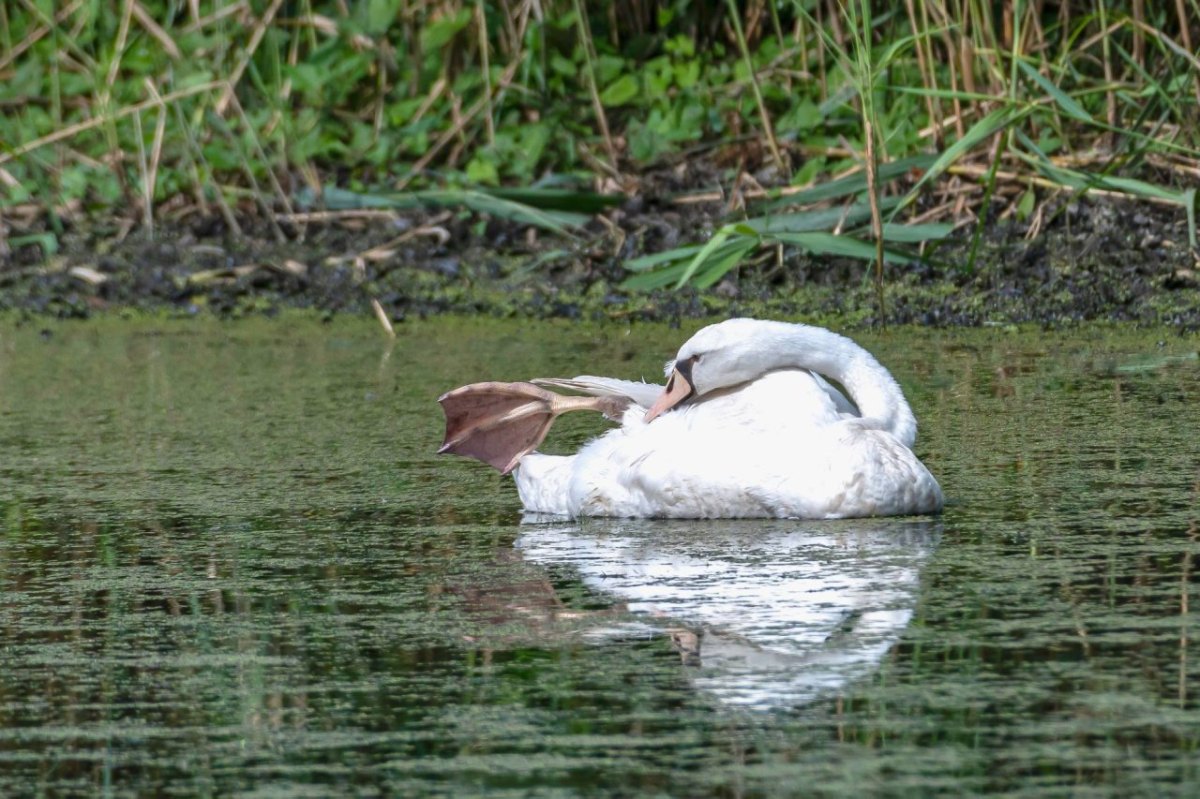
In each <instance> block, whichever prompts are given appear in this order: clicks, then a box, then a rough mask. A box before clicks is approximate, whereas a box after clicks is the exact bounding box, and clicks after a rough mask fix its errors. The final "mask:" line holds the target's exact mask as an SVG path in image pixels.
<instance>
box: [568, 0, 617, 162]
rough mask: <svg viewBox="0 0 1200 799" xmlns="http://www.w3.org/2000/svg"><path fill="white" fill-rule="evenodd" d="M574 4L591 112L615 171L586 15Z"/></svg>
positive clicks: (611, 145) (609, 134)
mask: <svg viewBox="0 0 1200 799" xmlns="http://www.w3.org/2000/svg"><path fill="white" fill-rule="evenodd" d="M574 3H575V24H576V26H577V27H578V28H579V37H580V39H581V40H582V43H583V46H584V48H585V50H586V51H587V53H586V55H585V58H584V61H585V64H586V68H585V69H584V74H585V75H586V76H587V84H588V93H589V94H590V95H591V98H592V110H593V111H594V112H595V114H596V123H597V124H598V125H599V126H600V135H601V136H602V137H603V138H604V149H605V150H606V151H607V152H608V161H609V164H611V165H612V168H613V169H616V168H617V148H616V147H615V146H614V145H613V140H612V133H610V132H609V129H608V117H607V116H606V115H605V112H604V103H602V102H600V87H598V86H597V85H596V71H595V69H594V68H593V66H592V65H593V64H594V63H595V61H596V55H595V52H594V50H593V49H592V32H591V30H589V28H588V21H587V15H586V14H585V13H583V5H582V3H581V0H574Z"/></svg>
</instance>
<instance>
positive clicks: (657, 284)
mask: <svg viewBox="0 0 1200 799" xmlns="http://www.w3.org/2000/svg"><path fill="white" fill-rule="evenodd" d="M685 269H687V264H686V263H677V264H675V265H673V266H669V267H667V268H666V269H659V270H657V271H655V272H644V273H642V274H640V275H634V276H633V277H629V278H626V279H625V280H624V281H623V282H622V283H621V288H625V289H631V290H634V291H650V290H651V289H660V288H662V287H663V286H666V285H669V284H671V283H674V282H675V281H676V280H677V279H678V278H679V276H680V275H682V274H683V272H684V270H685Z"/></svg>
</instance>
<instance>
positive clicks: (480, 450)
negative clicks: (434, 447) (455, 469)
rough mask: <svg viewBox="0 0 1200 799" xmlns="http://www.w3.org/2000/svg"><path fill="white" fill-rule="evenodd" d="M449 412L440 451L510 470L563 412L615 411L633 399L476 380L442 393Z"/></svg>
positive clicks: (446, 410) (443, 406) (532, 447)
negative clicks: (565, 393) (564, 393)
mask: <svg viewBox="0 0 1200 799" xmlns="http://www.w3.org/2000/svg"><path fill="white" fill-rule="evenodd" d="M438 402H440V403H441V404H442V410H443V411H445V413H446V439H445V441H443V442H442V447H441V449H439V450H438V452H439V453H443V452H451V453H454V454H455V455H466V456H467V457H470V458H478V459H479V460H481V461H483V462H484V463H486V464H488V465H489V466H493V467H495V468H497V469H499V470H500V471H501V472H502V473H504V474H507V473H508V472H510V471H512V470H513V467H515V466H516V465H517V462H518V461H520V460H521V458H522V457H524V456H525V455H526V454H527V453H529V452H532V451H533V450H534V448H536V447H537V445H538V444H541V443H542V440H543V439H544V438H545V437H546V433H548V432H550V426H551V425H553V424H554V420H555V419H556V418H557V417H558V415H559V414H562V413H566V412H567V411H599V412H600V413H603V414H604V415H606V416H609V417H610V418H615V417H617V416H618V415H619V414H620V413H621V412H622V411H623V410H624V408H625V407H626V406H628V404H629V400H627V399H624V398H620V397H564V396H562V395H561V394H555V393H554V392H552V391H547V390H546V389H544V388H540V387H538V386H535V385H533V384H532V383H472V384H471V385H469V386H463V387H462V388H456V389H454V390H453V391H450V392H447V393H446V394H443V395H442V396H441V397H439V398H438Z"/></svg>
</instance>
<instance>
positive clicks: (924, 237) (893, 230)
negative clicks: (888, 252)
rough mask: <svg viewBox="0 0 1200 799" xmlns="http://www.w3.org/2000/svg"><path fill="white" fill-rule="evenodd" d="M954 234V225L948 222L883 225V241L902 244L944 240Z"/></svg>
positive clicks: (887, 223) (888, 223) (886, 223)
mask: <svg viewBox="0 0 1200 799" xmlns="http://www.w3.org/2000/svg"><path fill="white" fill-rule="evenodd" d="M953 232H954V225H952V224H949V223H946V222H926V223H922V224H917V225H897V224H894V223H891V222H885V223H884V224H883V240H884V241H892V242H897V243H900V244H916V243H918V242H922V241H933V240H936V239H944V238H946V237H947V236H949V235H950V234H951V233H953Z"/></svg>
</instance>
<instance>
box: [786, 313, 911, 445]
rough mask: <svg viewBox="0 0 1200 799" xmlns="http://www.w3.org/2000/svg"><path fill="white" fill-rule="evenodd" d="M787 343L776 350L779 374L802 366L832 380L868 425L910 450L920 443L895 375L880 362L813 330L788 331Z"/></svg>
mask: <svg viewBox="0 0 1200 799" xmlns="http://www.w3.org/2000/svg"><path fill="white" fill-rule="evenodd" d="M778 330H779V332H780V333H781V334H782V336H783V338H784V339H785V340H783V341H776V342H775V346H774V347H772V348H771V349H773V350H774V351H775V353H776V354H777V356H778V357H779V359H780V361H781V362H779V363H776V364H775V367H774V368H783V367H786V366H799V367H801V368H804V369H810V370H812V371H814V372H818V373H820V374H822V375H824V376H826V377H830V378H833V379H834V380H836V381H838V382H839V383H841V384H842V386H843V387H845V389H846V391H847V393H849V394H850V399H851V400H853V401H854V404H855V405H856V406H858V410H859V413H860V414H861V415H862V421H861V422H860V424H863V425H865V426H867V427H871V428H875V429H879V430H886V431H887V432H889V433H891V434H892V435H894V436H895V437H896V438H897V439H899V440H900V441H901V442H902V443H904V444H905V445H906V446H909V447H911V446H912V444H913V442H914V441H915V440H916V438H917V420H916V417H914V416H913V412H912V408H910V407H909V405H908V401H907V400H906V399H905V398H904V392H903V391H901V390H900V384H899V383H897V382H896V380H895V378H893V377H892V375H891V373H890V372H888V370H887V369H885V368H884V367H883V365H882V364H880V363H879V361H877V360H875V356H873V355H871V353H869V352H867V351H866V350H864V349H863V348H862V347H860V346H858V345H857V344H855V343H854V342H853V341H851V340H850V339H848V338H846V337H845V336H841V335H838V334H837V333H833V332H831V331H829V330H825V329H823V328H819V327H810V326H808V325H783V326H781V328H779V329H778Z"/></svg>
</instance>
